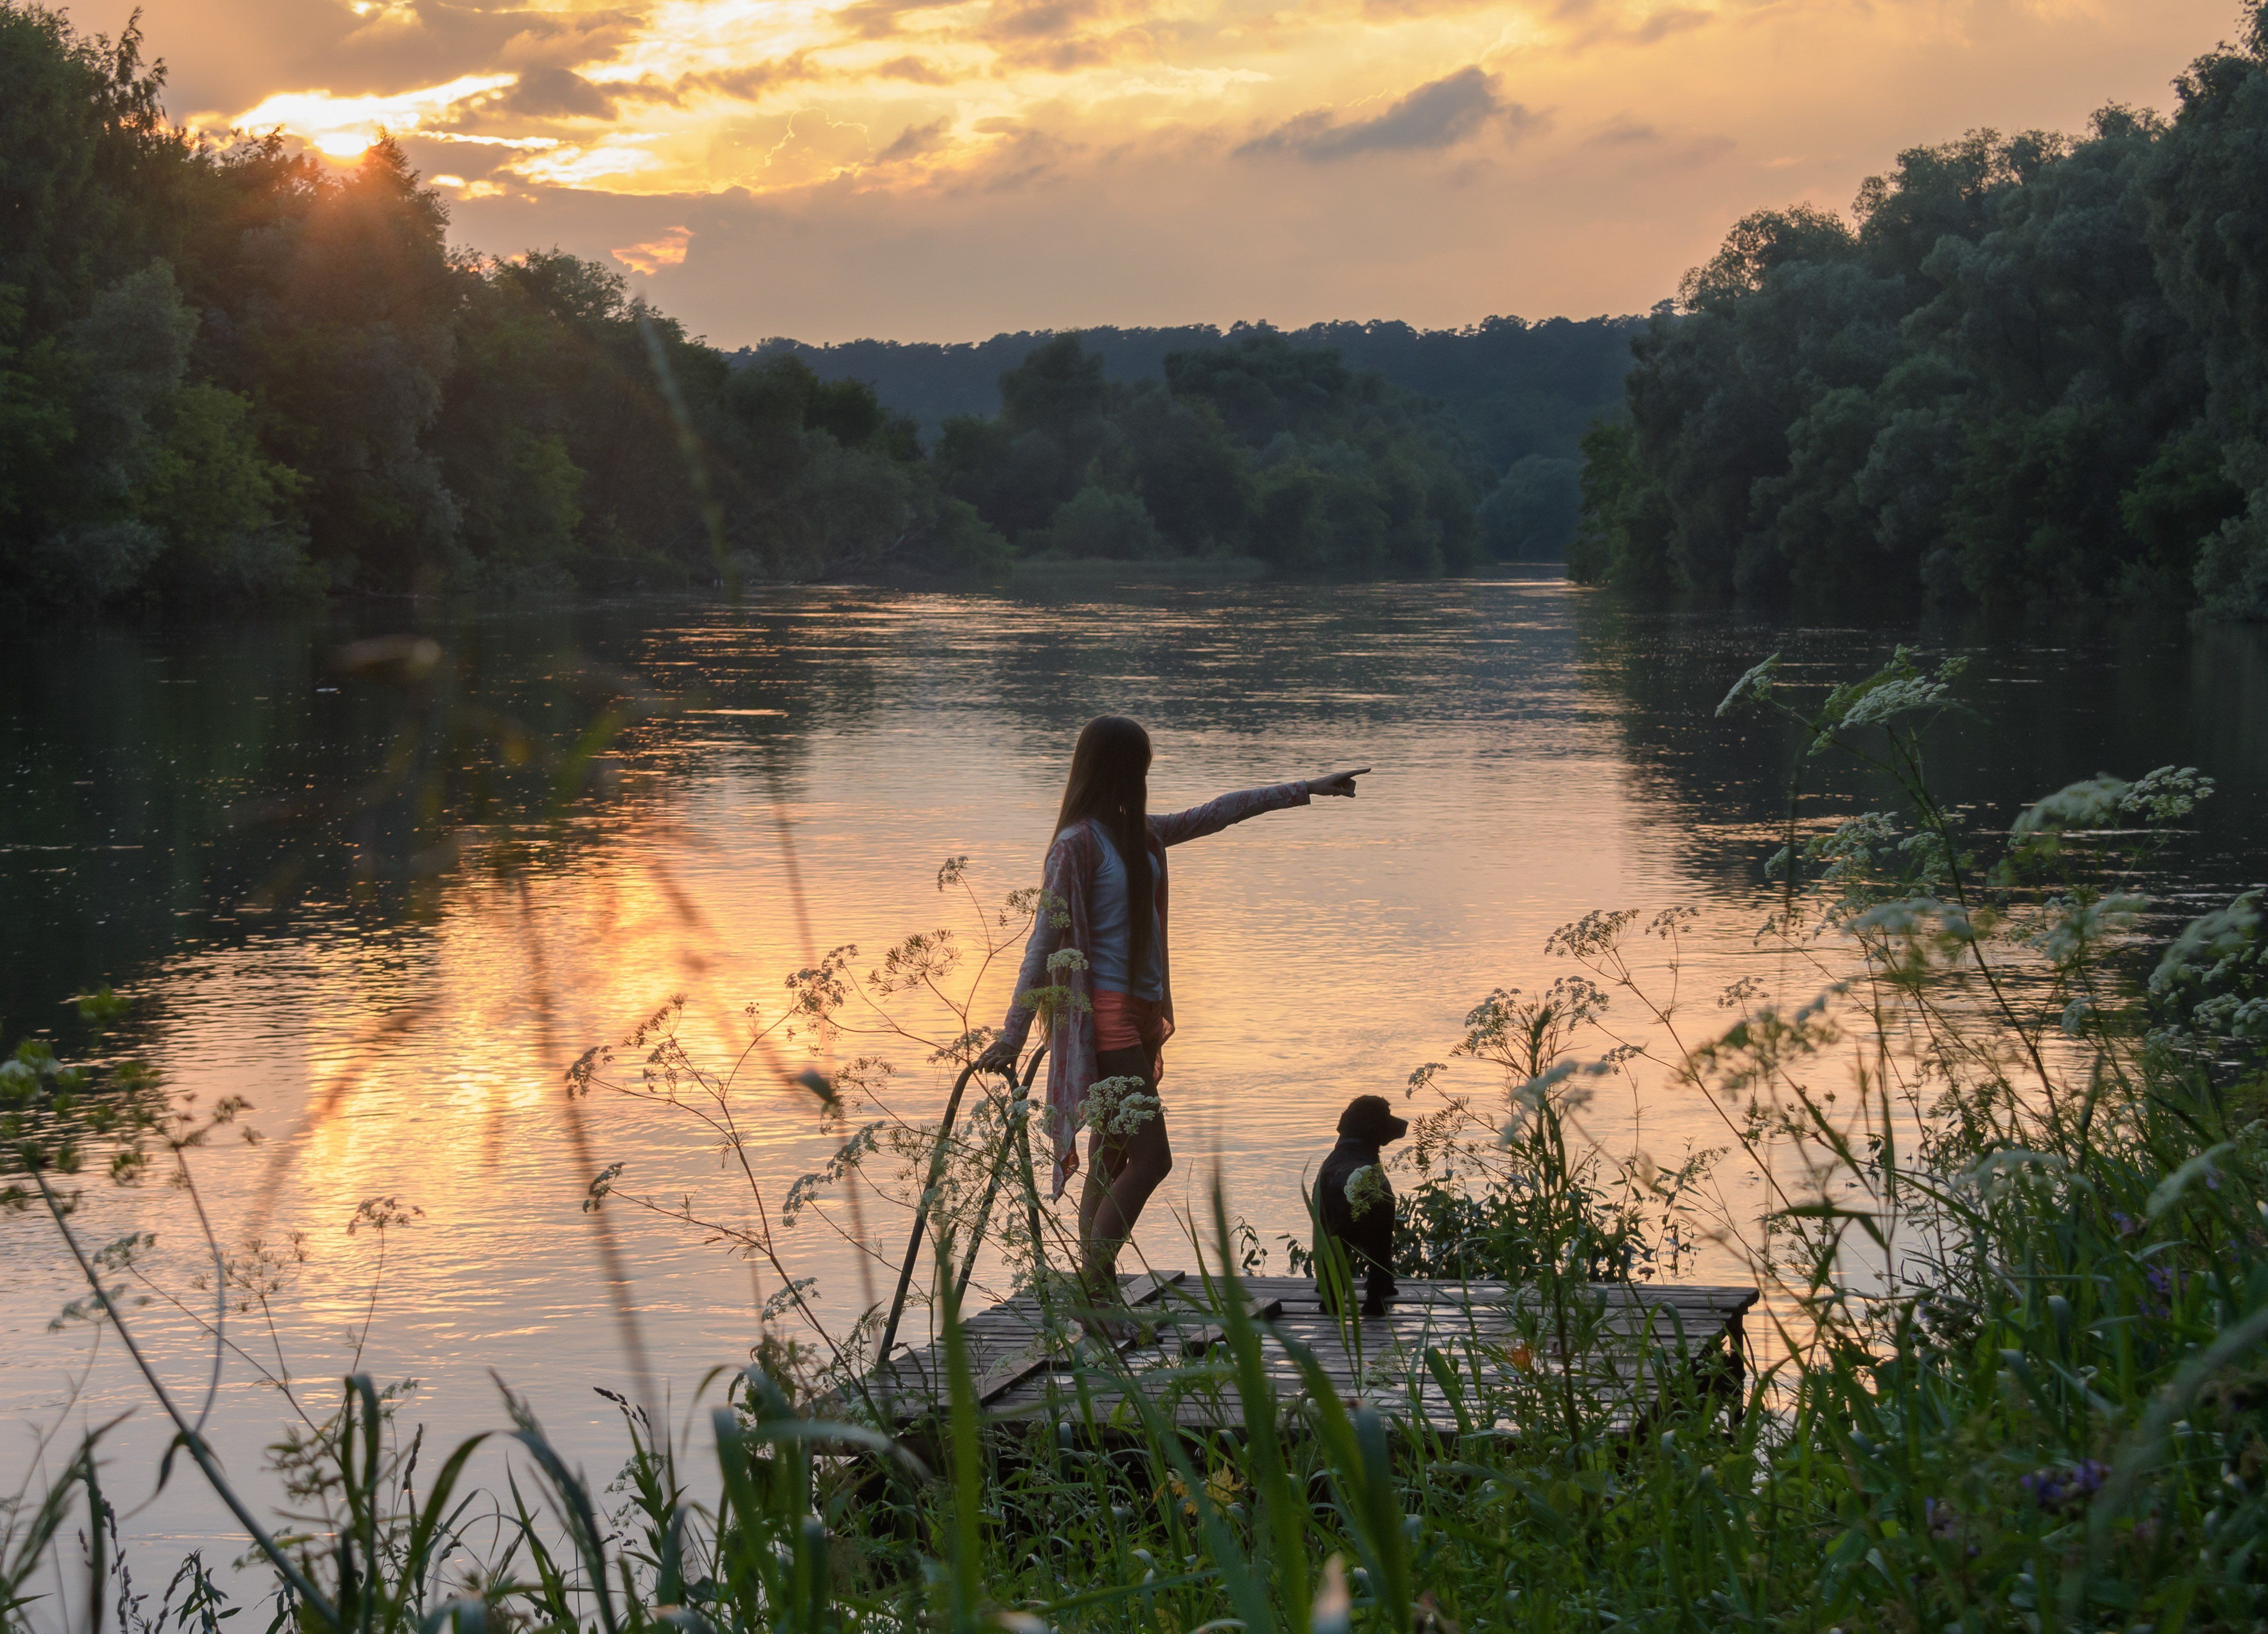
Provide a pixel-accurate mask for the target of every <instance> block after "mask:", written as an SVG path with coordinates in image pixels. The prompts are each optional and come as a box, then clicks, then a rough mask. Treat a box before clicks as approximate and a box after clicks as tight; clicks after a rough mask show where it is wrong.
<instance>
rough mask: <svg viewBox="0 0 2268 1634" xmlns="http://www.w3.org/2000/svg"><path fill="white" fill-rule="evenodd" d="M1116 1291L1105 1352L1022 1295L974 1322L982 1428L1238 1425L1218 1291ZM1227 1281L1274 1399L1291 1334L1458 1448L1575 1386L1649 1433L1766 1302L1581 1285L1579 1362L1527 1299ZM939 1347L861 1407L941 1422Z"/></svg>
mask: <svg viewBox="0 0 2268 1634" xmlns="http://www.w3.org/2000/svg"><path fill="white" fill-rule="evenodd" d="M1121 1281H1122V1283H1123V1284H1125V1286H1124V1295H1125V1297H1126V1299H1127V1301H1128V1303H1129V1304H1130V1305H1132V1306H1138V1307H1139V1308H1140V1309H1141V1310H1142V1314H1143V1319H1144V1320H1143V1321H1142V1325H1141V1326H1142V1331H1141V1332H1140V1333H1138V1335H1137V1336H1134V1337H1133V1338H1131V1339H1129V1340H1125V1341H1122V1342H1120V1343H1116V1344H1114V1345H1109V1346H1104V1345H1101V1344H1098V1343H1096V1342H1095V1341H1094V1339H1093V1338H1092V1337H1091V1336H1086V1335H1084V1334H1082V1333H1081V1331H1080V1329H1079V1325H1078V1323H1077V1322H1076V1321H1072V1322H1069V1323H1067V1324H1059V1325H1057V1328H1056V1329H1054V1331H1053V1332H1050V1330H1049V1320H1048V1316H1047V1314H1046V1312H1045V1311H1043V1310H1042V1306H1041V1305H1040V1303H1039V1301H1038V1300H1037V1299H1034V1298H1032V1297H1031V1296H1030V1295H1028V1294H1027V1295H1019V1296H1017V1297H1015V1298H1013V1299H1005V1300H1003V1301H1001V1302H1000V1303H999V1304H998V1305H995V1306H990V1307H988V1308H987V1309H985V1310H983V1311H981V1312H977V1313H975V1314H971V1315H970V1316H969V1317H968V1319H967V1322H966V1325H965V1327H964V1329H963V1333H964V1336H965V1337H966V1339H967V1343H968V1356H969V1365H970V1367H971V1369H972V1371H973V1373H974V1374H975V1375H976V1395H977V1398H978V1400H979V1401H980V1402H983V1406H984V1410H985V1413H986V1416H987V1417H989V1418H991V1419H994V1420H997V1421H1011V1422H1013V1421H1015V1420H1020V1419H1034V1418H1045V1417H1063V1416H1064V1415H1066V1414H1068V1413H1071V1412H1072V1411H1074V1410H1079V1403H1080V1402H1082V1401H1083V1402H1084V1403H1085V1410H1087V1411H1091V1412H1093V1413H1094V1415H1095V1416H1096V1418H1097V1420H1098V1422H1107V1421H1110V1420H1112V1419H1114V1418H1116V1419H1119V1420H1122V1421H1123V1420H1124V1419H1126V1418H1128V1417H1130V1416H1131V1413H1132V1408H1131V1404H1130V1402H1128V1400H1127V1396H1128V1395H1129V1394H1130V1393H1132V1394H1137V1395H1139V1396H1140V1397H1141V1398H1142V1399H1143V1400H1144V1401H1145V1402H1146V1403H1149V1404H1150V1405H1151V1407H1152V1411H1153V1412H1156V1413H1158V1414H1160V1415H1168V1416H1170V1417H1172V1419H1173V1421H1174V1422H1175V1423H1176V1424H1180V1425H1182V1426H1183V1427H1184V1428H1189V1429H1208V1428H1211V1429H1218V1428H1221V1427H1223V1426H1225V1425H1231V1424H1235V1423H1237V1422H1238V1421H1239V1420H1240V1419H1241V1411H1242V1410H1241V1401H1240V1398H1239V1396H1238V1394H1237V1390H1236V1387H1235V1384H1234V1380H1233V1378H1232V1376H1231V1374H1232V1372H1233V1370H1232V1368H1231V1367H1230V1366H1229V1365H1227V1362H1226V1358H1225V1356H1224V1355H1223V1353H1222V1351H1221V1350H1220V1348H1219V1347H1220V1345H1221V1342H1222V1341H1223V1339H1224V1338H1225V1337H1226V1322H1225V1319H1224V1317H1223V1314H1222V1313H1221V1311H1220V1309H1219V1306H1218V1303H1217V1301H1218V1299H1219V1298H1220V1297H1221V1296H1222V1295H1224V1294H1225V1293H1226V1284H1223V1283H1220V1282H1218V1281H1211V1280H1209V1279H1205V1278H1202V1277H1195V1276H1189V1275H1186V1274H1184V1273H1181V1272H1169V1273H1156V1274H1149V1273H1145V1274H1144V1275H1143V1276H1142V1277H1122V1278H1121ZM1235 1285H1236V1286H1237V1288H1238V1289H1239V1290H1240V1291H1241V1293H1242V1294H1243V1296H1244V1297H1245V1299H1246V1301H1247V1306H1246V1308H1247V1311H1248V1314H1249V1315H1250V1316H1251V1319H1252V1320H1253V1321H1255V1322H1256V1324H1258V1326H1259V1329H1260V1333H1261V1336H1262V1359H1263V1366H1264V1369H1265V1371H1266V1373H1267V1374H1268V1376H1269V1378H1270V1380H1271V1382H1272V1384H1273V1385H1274V1387H1276V1389H1277V1390H1278V1393H1279V1394H1281V1395H1285V1396H1286V1397H1295V1396H1297V1395H1300V1394H1302V1393H1303V1392H1304V1391H1305V1390H1306V1388H1307V1380H1306V1378H1305V1377H1304V1375H1303V1374H1302V1373H1301V1371H1300V1367H1299V1365H1297V1363H1296V1362H1295V1361H1294V1360H1293V1358H1292V1353H1291V1351H1288V1350H1287V1349H1286V1348H1285V1340H1286V1339H1288V1340H1290V1341H1291V1342H1292V1343H1295V1344H1297V1345H1299V1346H1300V1347H1302V1348H1303V1349H1304V1350H1305V1351H1307V1353H1308V1354H1310V1355H1311V1356H1312V1357H1313V1358H1314V1359H1315V1361H1316V1363H1317V1364H1318V1365H1320V1367H1321V1369H1322V1373H1323V1374H1324V1376H1325V1377H1326V1378H1327V1379H1328V1380H1329V1381H1330V1384H1331V1387H1333V1388H1334V1389H1335V1390H1337V1392H1338V1393H1339V1394H1340V1395H1342V1396H1343V1397H1344V1398H1346V1399H1350V1400H1353V1399H1361V1400H1366V1401H1369V1402H1373V1404H1374V1405H1376V1406H1378V1407H1379V1408H1380V1409H1381V1410H1385V1411H1387V1412H1388V1414H1389V1415H1390V1416H1393V1417H1399V1418H1402V1419H1403V1420H1405V1421H1407V1422H1409V1423H1410V1424H1413V1425H1415V1424H1425V1426H1427V1427H1428V1428H1430V1429H1432V1430H1434V1431H1437V1432H1441V1433H1444V1434H1451V1435H1454V1434H1456V1433H1458V1432H1460V1431H1461V1429H1462V1427H1463V1424H1464V1420H1465V1418H1466V1417H1469V1415H1470V1414H1471V1413H1472V1412H1473V1411H1474V1410H1475V1409H1476V1404H1477V1403H1480V1402H1485V1401H1496V1402H1504V1401H1510V1402H1514V1403H1518V1402H1522V1401H1530V1402H1533V1403H1534V1407H1535V1411H1537V1412H1542V1411H1547V1410H1552V1409H1551V1400H1552V1393H1554V1392H1557V1391H1558V1390H1561V1389H1564V1388H1565V1383H1566V1381H1567V1380H1568V1378H1569V1376H1570V1374H1571V1373H1572V1378H1573V1380H1574V1381H1575V1383H1576V1384H1577V1385H1578V1386H1580V1387H1581V1388H1582V1389H1583V1390H1584V1391H1585V1392H1586V1393H1587V1394H1588V1395H1592V1396H1593V1397H1594V1398H1600V1399H1604V1400H1606V1401H1608V1402H1621V1403H1624V1406H1625V1407H1626V1410H1627V1418H1626V1422H1630V1423H1638V1422H1642V1421H1643V1419H1644V1417H1645V1416H1646V1414H1647V1412H1648V1410H1649V1409H1650V1408H1651V1407H1652V1405H1653V1403H1654V1402H1656V1401H1658V1400H1659V1399H1660V1397H1661V1393H1662V1391H1663V1390H1664V1388H1665V1387H1666V1385H1667V1382H1668V1380H1669V1379H1670V1378H1671V1377H1672V1376H1673V1375H1683V1376H1684V1377H1688V1378H1697V1377H1698V1376H1699V1370H1700V1369H1701V1368H1702V1367H1703V1365H1704V1363H1705V1361H1706V1360H1707V1358H1710V1357H1712V1356H1715V1357H1718V1358H1721V1360H1720V1361H1719V1362H1715V1363H1710V1364H1709V1365H1711V1366H1712V1367H1719V1368H1722V1367H1727V1366H1728V1367H1729V1369H1730V1373H1731V1376H1732V1377H1733V1378H1734V1380H1737V1379H1738V1378H1739V1377H1740V1376H1741V1375H1742V1372H1743V1371H1744V1368H1745V1363H1746V1357H1745V1353H1744V1351H1745V1342H1744V1336H1743V1334H1742V1318H1743V1317H1744V1316H1745V1315H1746V1314H1747V1313H1748V1312H1749V1310H1751V1309H1752V1308H1754V1306H1756V1301H1757V1297H1758V1296H1757V1292H1756V1289H1754V1288H1749V1287H1740V1286H1729V1285H1714V1284H1649V1283H1638V1284H1619V1283H1617V1284H1591V1285H1590V1286H1588V1287H1587V1288H1585V1289H1583V1290H1582V1291H1581V1292H1580V1294H1579V1295H1578V1296H1577V1297H1575V1298H1573V1299H1570V1300H1569V1301H1568V1303H1567V1308H1566V1312H1565V1319H1566V1328H1567V1329H1568V1331H1569V1333H1570V1334H1571V1335H1572V1336H1573V1337H1574V1339H1575V1340H1576V1354H1575V1356H1574V1357H1573V1358H1572V1363H1571V1362H1570V1361H1569V1360H1568V1359H1567V1358H1563V1356H1562V1354H1561V1351H1560V1340H1559V1328H1560V1321H1559V1317H1560V1313H1558V1312H1557V1311H1555V1310H1553V1309H1552V1308H1550V1306H1548V1305H1547V1304H1546V1303H1545V1302H1544V1301H1543V1299H1541V1298H1540V1297H1539V1295H1538V1293H1537V1292H1536V1291H1535V1289H1533V1288H1527V1287H1518V1286H1513V1285H1509V1284H1504V1283H1458V1282H1447V1281H1426V1280H1418V1279H1407V1280H1404V1281H1403V1283H1402V1284H1401V1292H1400V1293H1399V1295H1398V1296H1397V1297H1396V1299H1395V1300H1394V1302H1393V1306H1392V1308H1391V1310H1390V1311H1389V1313H1388V1314H1386V1315H1384V1316H1381V1317H1362V1318H1357V1317H1354V1316H1351V1315H1342V1314H1337V1313H1334V1312H1331V1311H1328V1310H1326V1309H1324V1308H1323V1306H1322V1302H1321V1300H1320V1299H1318V1297H1317V1295H1316V1292H1315V1286H1314V1283H1312V1282H1311V1281H1309V1280H1307V1278H1305V1277H1244V1278H1241V1279H1240V1281H1239V1282H1238V1283H1237V1284H1235ZM1152 1312H1155V1313H1156V1314H1155V1315H1154V1316H1152V1314H1151V1313H1152ZM943 1350H944V1347H943V1346H942V1344H941V1343H930V1344H928V1345H924V1346H921V1347H918V1348H917V1347H914V1346H911V1345H908V1346H905V1347H902V1349H901V1351H899V1352H898V1353H897V1354H896V1355H895V1356H893V1357H892V1358H890V1362H889V1365H887V1367H886V1368H881V1369H878V1370H877V1372H876V1373H875V1374H874V1375H873V1378H872V1379H870V1380H869V1381H868V1393H869V1395H873V1396H874V1397H875V1398H876V1399H877V1402H878V1404H880V1405H882V1406H883V1408H884V1410H885V1411H886V1412H887V1413H889V1414H890V1415H891V1416H893V1417H895V1418H896V1419H897V1420H898V1421H899V1422H901V1423H903V1422H906V1421H908V1420H909V1419H912V1418H914V1417H920V1416H922V1415H924V1414H925V1413H929V1412H933V1411H935V1410H937V1409H938V1408H939V1407H941V1406H942V1404H943V1402H944V1400H945V1396H946V1377H945V1369H944V1355H943ZM1429 1352H1439V1353H1440V1358H1441V1361H1442V1363H1443V1364H1444V1365H1446V1367H1447V1369H1448V1370H1449V1371H1450V1373H1451V1374H1452V1376H1453V1377H1454V1378H1455V1379H1456V1380H1458V1381H1459V1390H1460V1399H1459V1400H1452V1399H1451V1398H1450V1397H1449V1396H1448V1395H1445V1394H1444V1392H1443V1390H1442V1388H1441V1385H1440V1380H1437V1379H1436V1378H1435V1377H1434V1376H1433V1373H1432V1365H1431V1363H1430V1362H1429V1360H1428V1353H1429ZM1461 1410H1462V1411H1461ZM1617 1411H1618V1412H1619V1411H1622V1409H1617ZM1484 1428H1486V1429H1488V1430H1490V1431H1491V1432H1503V1431H1505V1430H1506V1428H1507V1427H1506V1426H1505V1425H1503V1424H1491V1425H1487V1426H1484ZM1513 1428H1516V1426H1513Z"/></svg>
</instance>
